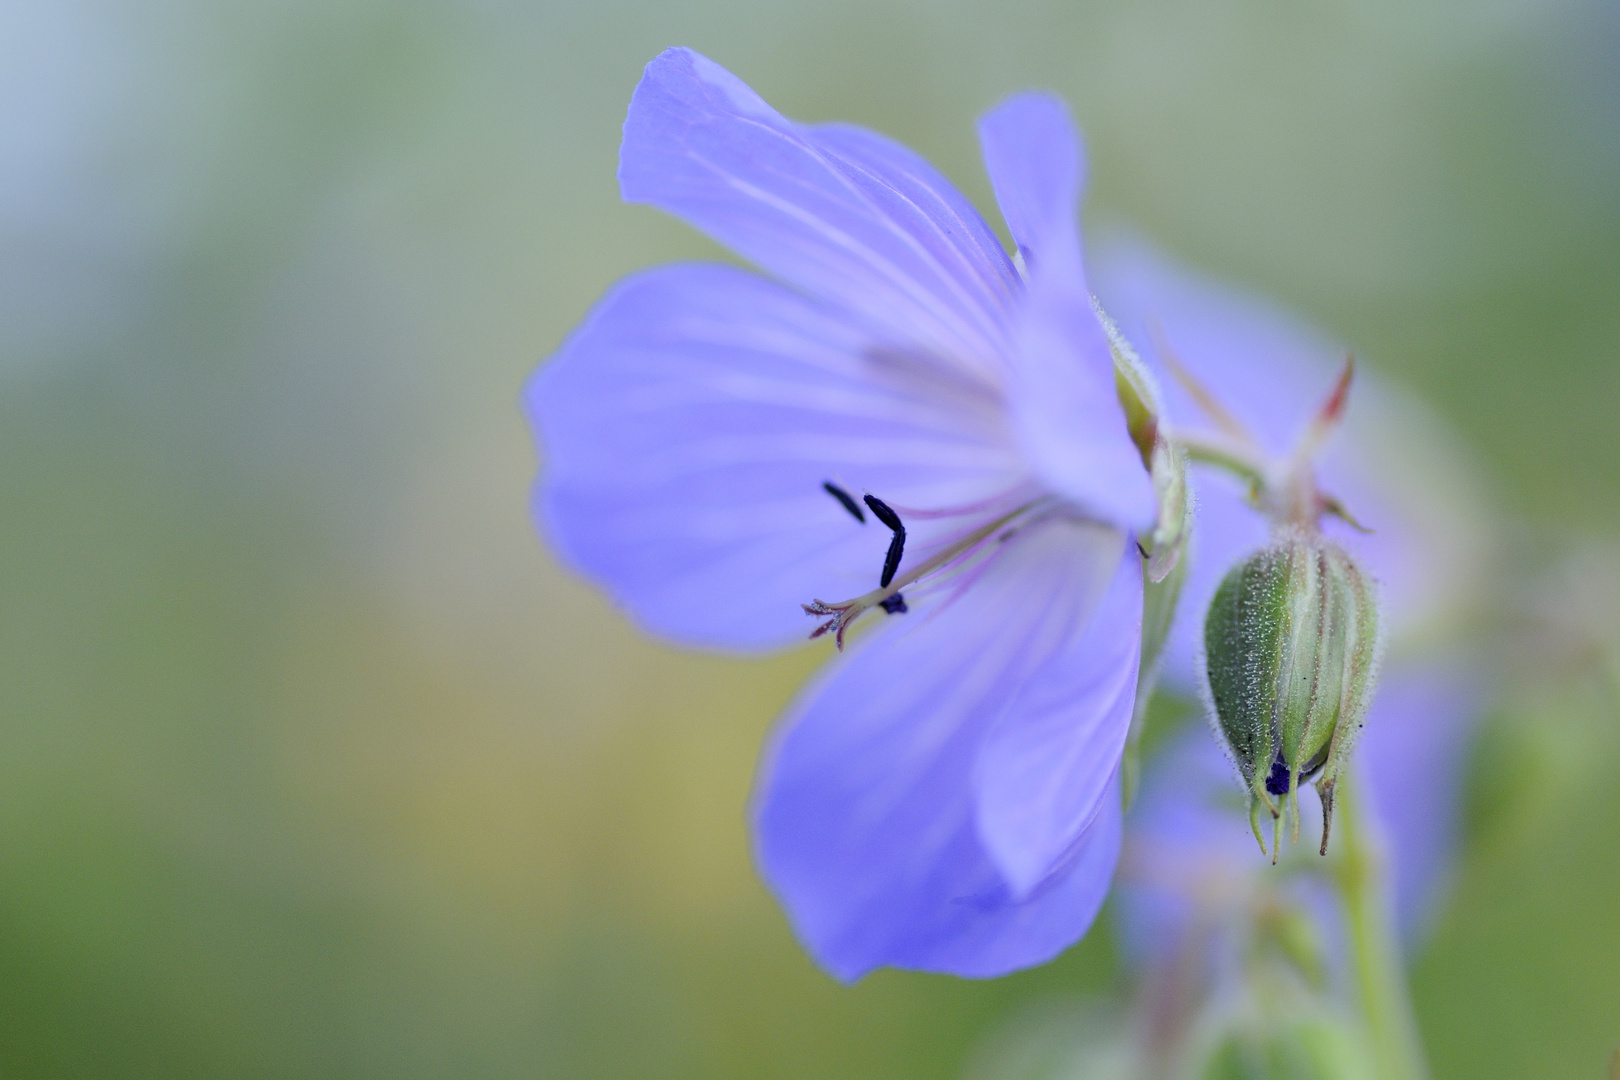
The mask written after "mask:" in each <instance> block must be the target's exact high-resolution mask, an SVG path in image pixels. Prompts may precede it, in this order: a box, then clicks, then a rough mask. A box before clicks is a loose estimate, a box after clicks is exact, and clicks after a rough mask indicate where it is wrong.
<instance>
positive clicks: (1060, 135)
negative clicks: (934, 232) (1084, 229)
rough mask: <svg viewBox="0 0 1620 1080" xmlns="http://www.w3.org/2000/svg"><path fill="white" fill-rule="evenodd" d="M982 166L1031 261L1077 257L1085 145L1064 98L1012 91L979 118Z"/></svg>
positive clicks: (1016, 240) (1076, 259)
mask: <svg viewBox="0 0 1620 1080" xmlns="http://www.w3.org/2000/svg"><path fill="white" fill-rule="evenodd" d="M979 145H980V147H981V149H982V150H983V153H984V167H985V170H986V171H987V172H988V173H989V174H990V186H991V187H992V188H994V189H995V192H996V203H997V204H998V205H999V206H1000V207H1001V216H1002V217H1003V218H1005V219H1006V221H1007V229H1008V231H1009V232H1011V233H1012V238H1013V243H1015V244H1017V245H1018V250H1019V253H1020V254H1022V255H1023V256H1024V258H1025V259H1026V260H1028V261H1029V264H1030V266H1031V267H1033V266H1034V264H1035V263H1037V262H1040V261H1042V260H1049V261H1058V260H1063V261H1069V260H1072V261H1074V262H1075V263H1078V262H1079V259H1080V245H1079V235H1080V234H1079V228H1080V223H1079V220H1078V219H1077V217H1076V215H1077V213H1078V211H1079V208H1080V193H1081V192H1082V191H1083V190H1084V189H1085V186H1086V162H1085V151H1084V149H1083V148H1082V147H1081V145H1080V137H1079V134H1078V133H1077V132H1076V131H1075V128H1074V120H1073V119H1072V118H1071V117H1070V116H1069V107H1068V106H1067V105H1065V104H1064V103H1063V99H1062V98H1059V97H1057V96H1055V95H1052V94H1034V93H1031V94H1015V95H1014V96H1012V97H1010V98H1008V99H1007V100H1006V101H1003V102H1002V103H1001V104H1000V105H997V106H996V107H995V108H994V109H992V110H990V112H988V113H986V114H985V115H984V116H983V117H982V118H980V120H979Z"/></svg>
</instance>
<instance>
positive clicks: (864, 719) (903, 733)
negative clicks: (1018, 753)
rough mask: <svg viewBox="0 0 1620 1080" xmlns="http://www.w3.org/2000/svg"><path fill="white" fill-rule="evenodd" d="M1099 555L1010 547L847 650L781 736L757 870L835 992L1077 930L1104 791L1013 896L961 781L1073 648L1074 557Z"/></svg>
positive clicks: (1081, 599) (1063, 543)
mask: <svg viewBox="0 0 1620 1080" xmlns="http://www.w3.org/2000/svg"><path fill="white" fill-rule="evenodd" d="M1099 534H1101V535H1099ZM1104 543H1106V544H1107V545H1108V547H1109V548H1111V549H1112V550H1114V551H1115V552H1116V553H1117V551H1118V549H1119V547H1120V546H1121V545H1120V537H1119V536H1118V534H1114V533H1110V532H1108V531H1107V530H1102V529H1100V528H1099V527H1097V526H1088V525H1083V524H1079V523H1075V522H1072V521H1054V522H1049V523H1047V524H1045V525H1043V526H1039V527H1035V528H1033V529H1031V530H1030V531H1028V532H1025V533H1021V534H1019V535H1018V536H1017V537H1015V538H1014V539H1013V540H1011V541H1009V542H1008V543H1007V544H1006V545H1005V546H1004V547H1003V548H1002V549H1001V550H1000V551H999V552H998V553H997V555H996V557H995V558H994V559H993V561H991V562H990V563H989V565H988V567H987V568H986V569H985V570H984V572H983V574H982V576H981V577H979V578H978V579H977V580H976V581H975V582H974V583H973V585H972V587H971V588H969V589H966V590H965V591H963V592H962V593H961V594H960V596H959V597H957V598H956V599H954V601H945V600H941V599H939V598H938V597H937V596H936V597H935V598H934V600H933V601H931V602H930V601H925V602H924V603H919V604H918V605H916V607H915V609H914V610H913V613H912V614H911V615H910V616H908V618H907V621H906V622H905V623H904V624H890V625H888V626H886V627H884V629H883V631H882V632H881V633H878V634H876V635H875V636H874V637H872V638H868V639H866V640H863V641H861V642H859V643H857V645H856V646H855V648H854V649H853V650H852V651H851V653H849V654H846V655H845V656H844V657H843V658H841V659H840V660H839V661H838V662H837V663H836V664H835V665H834V666H833V667H832V669H831V670H830V671H829V672H828V673H827V674H825V675H824V676H823V677H821V678H820V679H819V680H818V681H817V682H816V683H815V684H814V685H813V686H812V687H811V688H810V689H809V690H808V691H807V692H806V693H805V694H804V695H803V697H802V698H801V699H800V702H799V704H798V705H797V706H796V707H795V709H794V711H793V713H792V715H791V717H790V719H789V720H788V721H787V722H786V723H785V724H784V726H783V728H782V729H781V731H780V733H779V734H778V736H777V738H776V741H775V744H774V747H773V749H772V751H771V753H770V754H769V755H768V757H767V759H766V763H765V766H764V768H763V770H762V773H761V779H760V784H759V789H758V792H757V795H756V802H755V811H754V813H755V824H756V829H757V851H758V859H759V862H760V866H761V870H762V872H763V874H764V876H765V877H766V879H767V880H768V881H769V882H770V884H771V886H772V887H773V888H774V889H775V891H776V893H777V895H778V896H779V897H780V899H781V901H782V904H783V906H784V907H785V908H786V909H787V911H788V914H789V917H790V918H791V920H792V922H793V925H794V927H795V929H796V930H797V932H798V934H799V936H800V938H801V939H802V940H803V941H804V943H805V945H806V947H807V948H808V949H809V950H810V952H811V953H812V954H813V955H814V956H815V957H816V959H817V960H818V961H819V962H820V963H821V964H822V965H823V966H824V967H826V968H827V969H828V970H829V971H831V972H832V973H833V974H835V975H837V976H838V977H839V978H842V979H855V978H858V977H860V976H861V975H863V974H864V973H866V972H867V971H869V970H871V969H872V968H875V967H879V966H883V965H892V966H896V967H905V968H920V969H923V970H929V971H947V972H953V973H955V974H958V975H972V976H991V975H998V974H1002V973H1005V972H1007V971H1012V970H1014V969H1016V968H1020V967H1025V966H1028V965H1030V964H1036V963H1041V962H1043V961H1045V960H1047V959H1049V958H1051V957H1052V956H1055V955H1056V954H1057V953H1058V952H1059V951H1061V950H1062V949H1063V948H1065V947H1066V946H1068V945H1069V944H1071V943H1072V942H1074V941H1075V940H1077V939H1078V938H1079V937H1080V936H1081V935H1082V934H1083V933H1084V932H1085V931H1086V929H1087V927H1089V926H1090V924H1091V921H1092V919H1093V918H1094V917H1095V914H1096V912H1097V909H1098V907H1099V906H1100V905H1101V903H1102V900H1103V897H1104V895H1105V894H1106V892H1107V889H1108V881H1109V878H1110V877H1111V875H1112V871H1113V864H1114V859H1115V857H1116V854H1117V850H1118V842H1119V808H1118V796H1117V791H1116V792H1114V793H1113V794H1105V795H1103V796H1102V798H1101V800H1100V807H1101V809H1100V810H1099V812H1098V813H1097V814H1096V816H1095V818H1094V819H1093V820H1092V822H1091V824H1090V827H1089V828H1088V829H1087V830H1086V831H1085V832H1084V833H1083V835H1081V836H1079V837H1076V838H1075V840H1074V842H1073V843H1072V844H1071V845H1070V846H1069V849H1068V858H1067V861H1066V862H1064V864H1063V865H1062V866H1061V867H1059V868H1057V869H1055V870H1054V871H1053V872H1052V873H1051V874H1050V875H1048V876H1047V878H1046V879H1045V880H1044V881H1043V882H1042V883H1041V887H1040V888H1037V889H1035V890H1033V891H1031V892H1028V893H1027V895H1025V896H1024V897H1023V898H1022V899H1019V898H1018V897H1016V896H1015V895H1014V894H1013V891H1012V890H1011V888H1010V887H1009V885H1008V883H1007V880H1006V877H1005V875H1004V874H1003V873H1002V872H1001V870H1000V868H999V867H998V866H997V863H996V861H995V860H994V859H993V858H992V857H991V855H990V853H989V851H988V850H987V849H986V847H985V845H984V843H983V842H982V841H981V839H980V836H979V830H978V827H977V823H976V809H975V795H974V783H973V773H974V767H975V762H976V760H977V759H978V757H979V753H980V749H981V747H982V746H983V745H984V742H985V738H986V736H987V734H988V733H989V731H990V729H991V727H992V726H993V725H994V724H995V723H996V721H997V719H998V717H999V716H1000V715H1001V713H1002V712H1003V711H1004V710H1005V708H1006V704H1007V703H1008V702H1009V701H1011V700H1013V699H1014V698H1016V697H1017V696H1018V694H1019V691H1020V690H1021V689H1022V688H1023V687H1024V686H1025V685H1026V684H1027V683H1028V682H1029V681H1030V679H1031V678H1032V677H1034V676H1036V675H1038V674H1039V673H1040V672H1042V671H1043V670H1044V668H1045V667H1046V666H1047V665H1048V664H1050V663H1054V662H1057V661H1059V660H1061V659H1066V658H1068V657H1069V656H1070V646H1071V645H1072V643H1073V642H1074V641H1075V640H1076V639H1077V638H1080V637H1083V636H1084V635H1085V632H1086V629H1087V627H1088V626H1089V624H1090V618H1089V616H1090V611H1089V610H1087V609H1088V608H1089V607H1090V606H1091V604H1092V602H1093V601H1094V598H1095V596H1096V595H1097V593H1098V592H1099V591H1101V588H1100V585H1099V582H1098V581H1097V568H1096V560H1095V559H1090V558H1087V557H1086V553H1087V552H1090V551H1093V550H1096V548H1097V547H1098V545H1100V544H1104ZM1115 557H1116V558H1117V554H1116V556H1115ZM1111 573H1112V566H1110V567H1108V569H1107V570H1106V571H1105V574H1111ZM1105 580H1106V579H1105ZM930 604H931V605H932V606H930ZM940 605H944V606H943V607H941V606H940Z"/></svg>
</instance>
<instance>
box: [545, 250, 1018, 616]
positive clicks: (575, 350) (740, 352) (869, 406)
mask: <svg viewBox="0 0 1620 1080" xmlns="http://www.w3.org/2000/svg"><path fill="white" fill-rule="evenodd" d="M524 402H525V407H526V409H527V411H528V413H529V415H530V418H531V420H532V422H533V425H534V427H535V430H536V432H537V434H538V436H539V439H540V441H541V444H542V453H543V456H544V472H543V474H542V477H541V480H540V482H539V484H538V485H537V487H536V501H537V512H538V515H539V517H540V519H541V524H542V527H543V528H544V530H545V532H546V534H547V536H548V538H549V539H550V540H551V541H552V543H553V545H554V546H555V548H556V550H557V551H558V552H560V553H561V554H562V555H563V557H564V558H565V559H566V560H567V561H568V562H569V563H570V564H572V565H573V567H574V568H575V569H577V570H579V571H580V572H582V573H584V574H585V575H586V576H588V577H591V578H592V579H594V580H596V581H597V582H598V583H600V584H602V585H604V586H605V587H606V588H607V589H608V590H609V592H610V593H611V594H612V595H613V597H614V598H615V599H616V600H617V601H618V602H619V603H621V604H623V605H624V606H625V607H626V608H627V609H628V610H629V611H630V613H631V614H632V616H633V617H634V618H635V619H636V620H637V621H638V622H639V623H640V624H641V625H643V626H644V627H646V628H648V629H650V630H652V631H653V632H655V633H658V634H662V635H665V636H668V637H671V638H674V639H676V640H679V641H682V642H686V643H690V644H698V645H709V646H717V647H730V648H755V647H765V646H774V645H780V644H784V643H786V642H790V641H794V640H798V639H802V638H803V637H804V636H805V635H806V634H808V633H809V631H810V630H811V629H812V627H813V625H814V624H813V623H811V622H810V621H809V620H808V619H807V618H806V616H805V615H804V613H803V611H802V610H801V609H800V607H799V605H800V604H801V603H804V602H807V601H809V600H811V599H814V598H822V599H827V600H831V601H836V600H842V599H845V598H848V597H852V596H858V595H860V594H862V593H864V592H866V591H868V590H870V589H872V588H874V587H876V585H877V578H878V572H879V570H880V568H881V566H882V563H883V554H884V551H885V550H886V548H887V546H888V542H889V533H888V531H887V530H885V529H884V528H882V526H880V525H878V524H877V523H876V522H873V521H870V520H869V521H868V522H867V524H866V525H865V526H864V527H863V526H862V525H860V524H858V523H857V522H856V521H855V519H854V518H853V517H851V516H850V515H849V514H848V513H846V512H845V510H844V509H843V508H842V507H840V506H839V504H838V503H837V502H836V501H835V500H834V499H833V498H832V497H830V496H829V495H828V494H827V493H826V492H825V491H824V490H823V489H822V483H823V482H824V481H827V480H831V481H833V482H834V483H837V484H839V485H841V486H843V487H844V488H846V489H847V490H848V491H849V492H850V493H852V494H853V496H854V497H855V498H857V499H859V498H860V496H861V493H862V492H863V491H871V492H873V493H875V494H877V496H878V497H879V498H882V499H884V500H886V501H889V502H891V503H893V504H894V505H904V506H914V507H949V506H957V505H962V504H967V503H973V502H976V501H979V500H982V499H985V498H987V497H990V496H994V495H997V494H999V493H1003V492H1006V491H1008V490H1009V489H1011V488H1013V487H1014V486H1016V485H1017V484H1018V483H1020V481H1021V480H1022V478H1023V473H1022V471H1021V470H1022V469H1023V466H1022V465H1021V463H1020V462H1019V460H1018V458H1017V456H1016V454H1015V452H1014V451H1013V449H1012V447H1011V442H1010V437H1009V436H1008V434H1007V433H1006V431H1005V420H1004V418H1003V416H1002V415H1001V412H1000V410H999V408H998V407H997V404H996V402H995V400H994V398H993V397H990V396H988V395H983V394H975V393H973V392H971V391H969V390H968V389H966V388H964V387H963V386H961V385H959V384H952V383H949V382H942V381H940V380H937V379H930V378H926V377H919V374H918V372H916V371H915V370H914V369H913V368H910V367H908V366H907V365H906V364H905V363H904V361H901V360H896V359H894V358H892V357H888V356H885V355H882V354H879V353H874V352H872V351H871V348H870V343H869V342H868V340H867V339H865V338H864V337H863V336H862V335H861V334H860V333H859V332H858V331H857V330H855V329H854V328H852V327H850V326H848V325H847V324H846V323H845V322H844V321H843V320H842V319H840V318H838V317H837V316H836V315H833V314H830V313H828V312H827V311H826V310H825V309H824V308H822V307H820V306H818V305H816V304H815V303H814V302H813V301H810V300H808V299H806V298H804V297H802V296H799V295H797V294H794V293H792V292H789V291H788V290H786V289H784V288H782V287H781V286H779V285H776V284H774V283H772V282H770V281H767V280H765V279H763V278H760V277H757V276H755V275H752V274H749V273H747V272H745V271H742V270H737V269H734V268H730V267H725V266H717V265H682V266H671V267H664V268H660V269H656V270H651V271H647V272H645V273H642V274H638V275H635V276H633V277H630V278H627V279H626V280H624V281H622V282H620V283H619V284H618V285H616V286H615V287H614V288H613V289H612V290H611V291H610V292H609V293H608V294H607V295H606V296H605V297H604V298H603V299H602V300H601V301H600V302H599V303H598V304H597V306H596V307H595V308H594V309H593V310H592V312H591V314H590V315H589V316H588V317H587V318H586V320H585V322H584V323H583V324H582V325H581V326H580V327H579V328H578V329H577V330H576V331H575V332H574V333H573V334H572V335H571V336H570V337H569V338H568V340H567V341H566V342H564V343H563V346H562V348H561V349H559V350H558V353H557V355H556V356H555V357H554V358H553V359H552V360H551V361H550V362H549V363H547V364H545V365H544V366H542V367H541V369H540V370H539V372H538V373H537V374H536V375H535V377H534V378H533V379H532V380H531V381H530V383H529V385H528V386H527V388H526V389H525V392H524ZM959 527H960V526H959V524H957V523H953V522H949V521H940V522H927V521H923V522H919V523H917V524H916V525H915V527H914V528H913V530H912V531H913V533H914V539H913V541H912V542H913V544H914V545H915V546H916V547H917V548H918V549H919V550H920V549H922V548H923V547H925V546H926V545H927V543H928V542H929V540H930V538H931V537H933V536H937V535H938V534H939V533H940V532H941V531H942V530H944V529H946V528H959Z"/></svg>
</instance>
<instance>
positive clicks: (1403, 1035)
mask: <svg viewBox="0 0 1620 1080" xmlns="http://www.w3.org/2000/svg"><path fill="white" fill-rule="evenodd" d="M1351 779H1352V778H1351V776H1350V775H1349V770H1346V771H1345V772H1343V773H1341V774H1340V775H1339V780H1338V783H1337V784H1336V785H1335V787H1336V788H1337V789H1338V790H1337V797H1336V798H1335V800H1334V802H1335V803H1336V804H1337V805H1336V806H1335V808H1334V809H1335V810H1336V814H1335V816H1336V817H1337V818H1339V822H1340V825H1339V830H1338V835H1337V836H1335V837H1334V839H1335V840H1336V841H1337V842H1338V846H1339V859H1338V865H1337V868H1336V873H1335V881H1336V884H1337V885H1338V887H1339V892H1340V895H1341V896H1342V898H1343V900H1344V907H1345V912H1346V916H1347V919H1348V922H1349V934H1350V962H1351V965H1352V967H1353V969H1354V975H1355V982H1356V994H1357V997H1358V998H1359V999H1360V1003H1361V1012H1362V1017H1363V1019H1364V1020H1365V1022H1366V1024H1367V1029H1368V1032H1369V1034H1370V1035H1371V1036H1372V1042H1373V1053H1374V1055H1375V1059H1376V1060H1377V1062H1378V1075H1379V1077H1380V1078H1381V1080H1427V1077H1428V1075H1429V1070H1428V1066H1427V1065H1426V1064H1425V1063H1424V1059H1423V1044H1422V1043H1421V1042H1420V1041H1419V1039H1418V1030H1417V1021H1416V1020H1415V1019H1414V1017H1413V1015H1412V999H1411V996H1410V995H1409V994H1408V992H1407V987H1406V974H1405V971H1404V968H1403V964H1402V960H1401V947H1400V942H1399V941H1398V940H1396V937H1395V927H1394V920H1393V919H1392V918H1391V917H1390V905H1389V893H1388V891H1387V890H1386V888H1385V878H1384V862H1383V853H1382V852H1381V851H1380V850H1379V848H1378V845H1377V843H1376V841H1375V840H1374V838H1373V837H1372V835H1371V833H1370V829H1369V826H1368V823H1367V820H1366V817H1365V815H1364V813H1363V811H1362V808H1361V798H1360V794H1361V793H1360V791H1359V789H1358V786H1356V785H1354V784H1353V783H1350V782H1348V781H1351ZM1346 796H1349V797H1348V798H1346Z"/></svg>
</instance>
